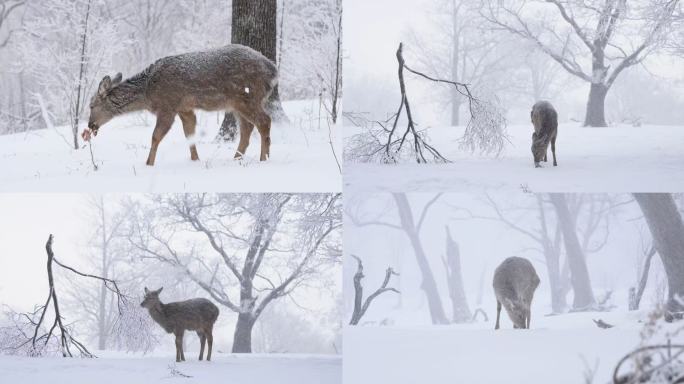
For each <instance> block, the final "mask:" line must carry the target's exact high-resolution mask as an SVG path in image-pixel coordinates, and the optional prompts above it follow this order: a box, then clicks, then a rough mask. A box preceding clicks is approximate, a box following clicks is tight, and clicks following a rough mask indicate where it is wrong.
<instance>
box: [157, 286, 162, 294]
mask: <svg viewBox="0 0 684 384" xmlns="http://www.w3.org/2000/svg"><path fill="white" fill-rule="evenodd" d="M162 289H164V287H161V288H159V289H158V290H157V295H158V294H160V293H161V291H162Z"/></svg>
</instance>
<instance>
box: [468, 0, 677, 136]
mask: <svg viewBox="0 0 684 384" xmlns="http://www.w3.org/2000/svg"><path fill="white" fill-rule="evenodd" d="M482 2H483V9H482V11H481V13H482V15H483V16H484V17H485V18H486V19H487V20H488V21H489V22H490V23H491V25H492V26H493V27H494V28H498V29H502V30H505V31H508V32H509V33H512V34H514V35H515V36H518V37H520V38H521V39H524V40H527V41H530V42H532V43H533V44H535V45H536V47H537V49H539V50H540V51H541V52H543V53H545V54H546V55H548V56H549V57H551V58H552V59H553V60H555V61H556V62H558V64H560V65H561V66H562V67H563V69H565V71H567V72H568V73H570V74H571V75H573V76H575V77H577V78H579V79H580V80H582V81H584V82H586V83H588V84H589V85H590V88H589V97H588V101H587V109H586V115H585V119H584V125H585V126H592V127H605V126H606V125H607V124H606V118H605V108H604V104H605V99H606V95H607V94H608V91H609V90H610V88H611V87H612V86H613V84H614V83H615V80H616V79H617V78H618V76H619V75H620V74H621V73H623V72H624V71H625V70H626V69H627V68H629V67H632V66H635V65H637V64H639V63H642V62H643V61H644V60H645V59H646V58H647V57H648V56H650V55H652V54H653V53H655V52H658V51H659V50H662V49H663V48H664V47H665V46H666V45H667V44H668V42H669V41H670V40H671V39H672V38H673V37H674V36H673V33H672V32H673V30H672V28H671V27H672V25H673V23H674V21H675V15H676V12H677V9H678V7H679V5H678V3H679V1H678V0H639V1H629V2H628V1H627V0H589V1H584V0H543V1H542V0H483V1H482Z"/></svg>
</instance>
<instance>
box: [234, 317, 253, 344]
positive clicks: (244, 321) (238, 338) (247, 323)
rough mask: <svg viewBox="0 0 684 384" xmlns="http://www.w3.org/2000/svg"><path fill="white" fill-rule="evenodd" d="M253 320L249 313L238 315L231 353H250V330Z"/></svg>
mask: <svg viewBox="0 0 684 384" xmlns="http://www.w3.org/2000/svg"><path fill="white" fill-rule="evenodd" d="M254 323H255V319H254V316H253V315H252V314H251V313H240V314H239V315H238V321H237V324H235V334H234V335H233V353H252V328H254Z"/></svg>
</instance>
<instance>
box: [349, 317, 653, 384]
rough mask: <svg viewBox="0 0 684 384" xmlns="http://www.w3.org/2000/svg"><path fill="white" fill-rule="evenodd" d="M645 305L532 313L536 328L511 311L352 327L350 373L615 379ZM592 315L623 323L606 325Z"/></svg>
mask: <svg viewBox="0 0 684 384" xmlns="http://www.w3.org/2000/svg"><path fill="white" fill-rule="evenodd" d="M644 317H645V313H644V312H609V313H605V312H601V313H573V314H565V315H560V316H550V317H539V316H537V317H536V318H535V317H532V326H531V328H532V329H530V330H514V329H512V326H511V324H510V322H509V321H508V318H505V320H504V322H503V323H502V329H500V330H498V331H494V330H493V328H494V319H492V318H490V321H489V322H484V323H475V324H468V325H452V326H393V327H364V326H359V327H347V329H346V331H345V335H344V336H345V341H344V342H345V346H344V348H345V349H344V380H345V383H353V384H377V383H392V384H415V383H435V384H437V383H468V384H478V383H483V384H484V383H487V384H494V383H511V384H512V383H529V384H536V383H540V384H541V383H556V384H565V383H567V384H582V383H586V382H587V381H585V378H584V374H585V372H587V371H588V370H592V371H593V370H594V369H595V372H594V373H595V377H594V381H593V383H594V384H603V383H608V382H612V381H611V380H612V379H611V378H612V374H613V369H614V368H615V365H616V363H617V362H618V360H619V359H620V358H621V357H623V356H624V355H625V354H627V353H628V352H630V351H632V350H633V349H634V348H635V347H636V346H637V345H638V344H639V342H640V336H639V332H640V330H641V329H642V324H641V323H640V319H643V318H644ZM592 319H602V320H603V321H605V322H607V323H609V324H612V325H615V327H614V328H610V329H601V328H598V327H597V326H596V325H594V323H593V322H592Z"/></svg>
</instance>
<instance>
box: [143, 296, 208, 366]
mask: <svg viewBox="0 0 684 384" xmlns="http://www.w3.org/2000/svg"><path fill="white" fill-rule="evenodd" d="M162 289H164V287H162V288H159V289H158V290H156V291H150V290H149V289H147V287H145V299H144V300H143V301H142V303H140V306H141V307H144V308H147V310H148V311H149V312H150V316H152V319H154V321H156V322H157V323H158V324H159V325H161V326H162V328H164V330H165V331H166V332H167V333H173V334H174V335H175V336H176V362H181V361H185V354H184V353H183V334H184V333H185V331H186V330H188V331H195V332H197V336H199V338H200V354H199V359H200V360H202V356H203V355H204V344H205V342H206V343H207V361H210V360H211V346H212V344H213V342H214V336H213V333H212V332H213V329H214V322H216V318H218V315H219V309H218V308H217V307H216V305H214V303H212V302H211V301H209V300H207V299H202V298H199V299H190V300H185V301H178V302H175V303H168V304H164V303H162V302H161V301H160V300H159V293H160V292H161V291H162Z"/></svg>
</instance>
